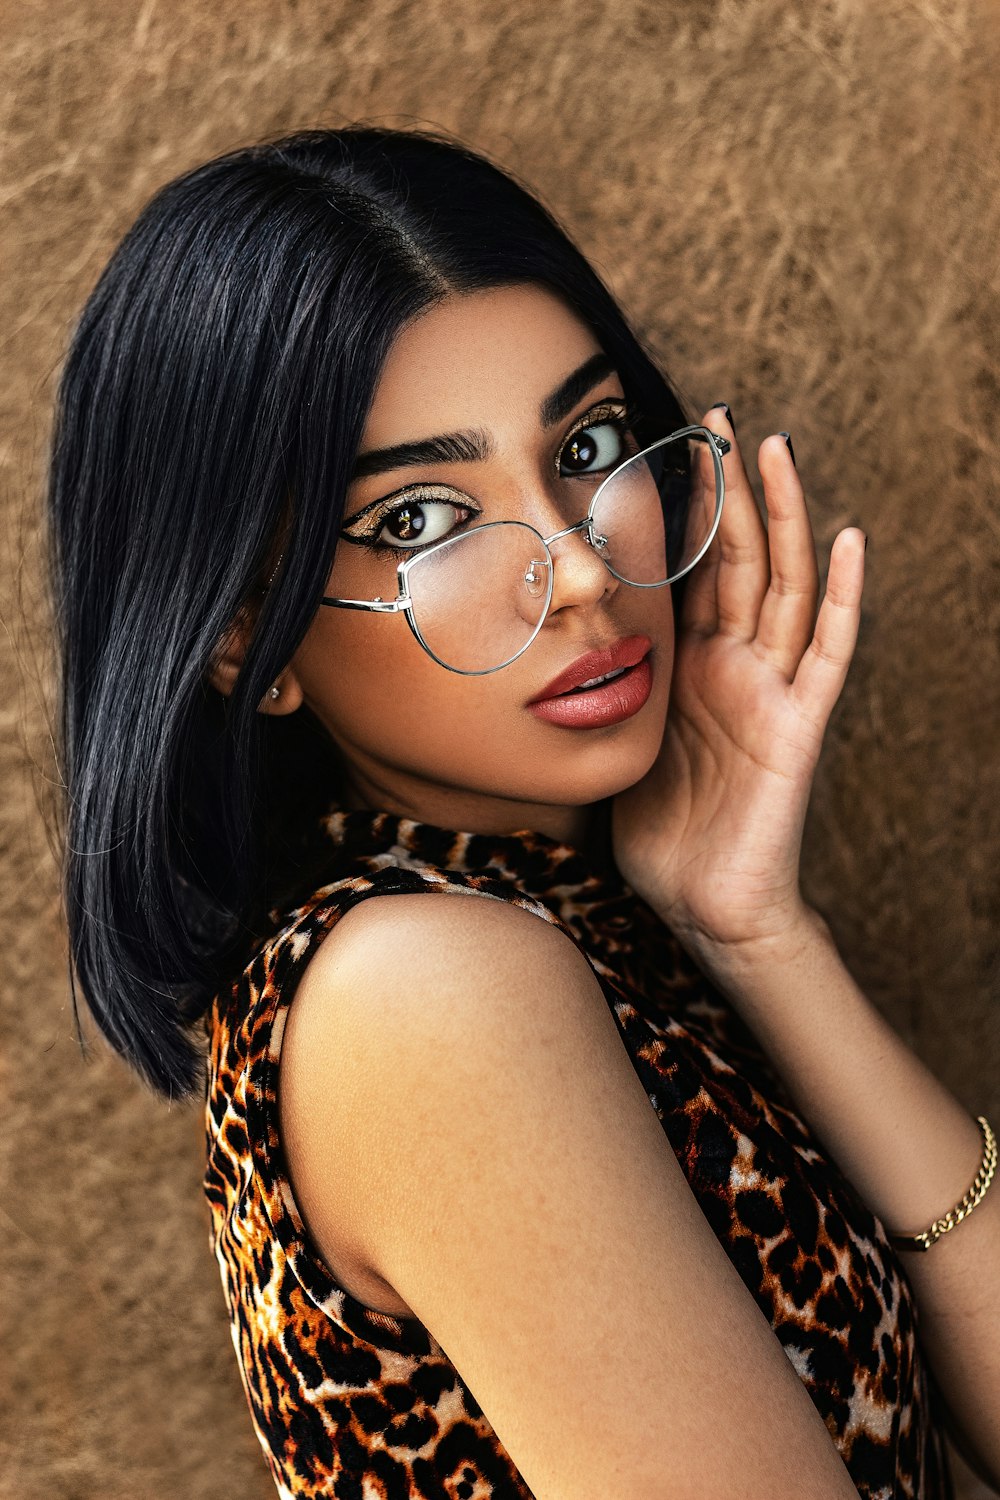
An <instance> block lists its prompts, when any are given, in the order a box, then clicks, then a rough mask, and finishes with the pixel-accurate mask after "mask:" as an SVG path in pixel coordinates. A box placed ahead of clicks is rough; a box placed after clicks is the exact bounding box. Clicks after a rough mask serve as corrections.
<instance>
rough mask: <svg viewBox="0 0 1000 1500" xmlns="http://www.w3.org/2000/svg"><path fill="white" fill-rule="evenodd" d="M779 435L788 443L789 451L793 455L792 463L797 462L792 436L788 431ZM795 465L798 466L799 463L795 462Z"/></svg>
mask: <svg viewBox="0 0 1000 1500" xmlns="http://www.w3.org/2000/svg"><path fill="white" fill-rule="evenodd" d="M778 436H779V437H783V438H784V440H785V442H786V443H787V444H788V451H789V453H790V454H791V455H792V463H793V464H795V449H794V448H793V447H792V439H791V436H790V435H789V434H788V433H787V432H779V433H778ZM795 467H796V468H798V464H795Z"/></svg>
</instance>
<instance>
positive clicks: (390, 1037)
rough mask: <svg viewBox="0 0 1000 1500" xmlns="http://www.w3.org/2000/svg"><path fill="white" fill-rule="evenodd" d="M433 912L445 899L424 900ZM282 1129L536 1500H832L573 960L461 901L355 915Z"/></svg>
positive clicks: (334, 1228)
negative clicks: (793, 1498)
mask: <svg viewBox="0 0 1000 1500" xmlns="http://www.w3.org/2000/svg"><path fill="white" fill-rule="evenodd" d="M446 894H447V899H445V895H446ZM279 1101H280V1104H281V1128H282V1131H283V1133H284V1135H285V1145H286V1154H288V1156H289V1161H290V1163H291V1166H292V1168H293V1176H294V1181H295V1187H296V1193H297V1196H298V1197H299V1200H300V1205H301V1206H302V1207H303V1209H304V1211H305V1213H306V1217H307V1219H308V1221H309V1223H310V1225H311V1227H312V1228H313V1229H314V1231H315V1232H316V1233H317V1237H318V1238H319V1240H320V1244H321V1245H322V1244H323V1242H324V1235H328V1241H327V1242H328V1243H330V1244H341V1245H343V1244H344V1243H346V1242H347V1240H349V1241H350V1243H351V1245H352V1246H353V1247H354V1249H355V1251H356V1253H357V1254H358V1256H359V1259H360V1260H362V1261H363V1262H364V1264H366V1265H367V1266H368V1267H370V1268H371V1269H372V1271H373V1272H374V1273H377V1275H378V1277H380V1278H381V1279H382V1281H383V1282H384V1284H385V1285H386V1286H387V1287H390V1288H392V1289H393V1290H394V1292H395V1294H397V1295H398V1296H399V1298H401V1299H402V1300H403V1302H404V1304H405V1306H407V1307H408V1308H410V1309H412V1311H413V1313H414V1315H415V1316H417V1317H419V1318H420V1319H421V1321H422V1322H423V1323H424V1324H425V1325H426V1326H427V1327H428V1328H429V1329H430V1331H431V1332H432V1333H433V1334H434V1336H435V1338H436V1339H437V1340H438V1341H439V1342H440V1344H441V1345H442V1347H443V1348H444V1349H445V1350H446V1351H447V1353H448V1356H449V1358H450V1359H451V1360H452V1361H453V1363H454V1364H455V1365H456V1367H457V1368H458V1370H459V1371H460V1373H461V1374H462V1376H463V1379H465V1380H466V1382H467V1383H468V1385H469V1387H470V1389H471V1390H472V1391H473V1393H474V1394H475V1396H476V1399H477V1400H478V1401H479V1403H480V1404H481V1406H482V1408H483V1410H484V1412H485V1414H486V1416H487V1418H488V1419H489V1421H490V1422H491V1423H492V1425H493V1427H494V1429H495V1430H496V1432H497V1435H498V1437H499V1438H500V1440H501V1442H502V1443H503V1444H504V1446H505V1447H506V1449H507V1451H508V1452H509V1454H510V1456H511V1458H512V1459H513V1461H514V1462H515V1464H516V1465H517V1467H518V1468H519V1470H520V1471H521V1473H522V1474H523V1476H524V1478H525V1480H526V1482H527V1483H528V1485H529V1486H530V1488H531V1489H532V1491H533V1492H534V1493H535V1494H536V1495H537V1496H538V1497H539V1500H591V1497H593V1500H597V1497H602V1500H603V1497H606V1496H607V1495H610V1494H628V1495H630V1496H634V1497H636V1500H644V1497H649V1500H654V1497H656V1500H659V1497H661V1496H663V1497H665V1496H667V1495H682V1496H683V1495H698V1496H699V1497H702V1500H713V1497H719V1500H721V1497H722V1496H726V1497H727V1500H730V1497H733V1496H739V1495H746V1496H749V1495H754V1494H778V1493H782V1492H785V1491H783V1486H784V1487H785V1490H786V1489H787V1480H788V1464H789V1458H790V1455H791V1454H792V1453H793V1452H794V1453H795V1462H796V1494H797V1495H798V1496H801V1497H817V1500H818V1497H824V1500H828V1497H839V1496H843V1497H845V1500H849V1497H850V1496H851V1495H853V1494H854V1493H855V1490H854V1487H853V1485H852V1484H851V1482H850V1478H849V1476H848V1474H847V1470H846V1469H845V1467H844V1465H843V1463H842V1461H841V1459H840V1457H839V1455H838V1454H837V1452H836V1449H835V1448H834V1446H833V1443H832V1441H831V1439H830V1436H829V1434H828V1432H827V1430H826V1428H825V1426H824V1425H823V1422H822V1420H821V1418H820V1417H819V1414H818V1413H817V1411H816V1409H815V1407H814V1406H813V1404H812V1402H811V1401H810V1399H809V1396H808V1393H807V1392H806V1390H805V1388H804V1386H803V1385H802V1383H801V1381H800V1380H799V1379H798V1377H797V1376H796V1374H795V1372H794V1370H793V1369H792V1367H791V1365H790V1363H789V1361H788V1358H787V1356H786V1355H785V1353H784V1351H783V1349H782V1348H781V1345H780V1344H779V1342H778V1340H777V1339H776V1337H775V1336H774V1333H773V1331H772V1330H771V1328H770V1327H769V1325H768V1324H767V1322H766V1320H765V1319H764V1317H763V1315H762V1313H761V1312H760V1310H759V1308H758V1307H757V1304H756V1303H755V1302H754V1300H753V1298H752V1297H751V1296H750V1293H749V1292H748V1291H747V1289H746V1287H745V1286H744V1284H743V1282H742V1280H741V1279H740V1277H739V1275H738V1273H737V1272H736V1270H735V1268H734V1267H733V1265H732V1263H731V1262H730V1260H729V1258H728V1256H727V1255H726V1254H725V1251H724V1250H723V1248H722V1246H721V1244H720V1243H719V1241H718V1239H717V1238H716V1236H715V1234H714V1233H713V1231H712V1229H711V1226H710V1225H709V1223H708V1221H707V1220H706V1218H705V1216H704V1214H703V1213H702V1211H701V1209H700V1207H699V1205H698V1203H697V1200H696V1199H695V1197H694V1195H693V1194H692V1192H691V1189H690V1187H689V1185H688V1182H687V1180H686V1178H685V1177H684V1174H683V1172H682V1170H681V1167H680V1164H679V1163H678V1161H677V1159H676V1157H675V1156H674V1154H673V1152H672V1151H671V1149H670V1146H669V1142H668V1141H667V1139H666V1137H665V1135H664V1132H663V1129H662V1127H661V1125H660V1122H659V1120H658V1119H657V1117H656V1114H655V1111H654V1110H653V1107H652V1104H651V1103H650V1100H649V1098H648V1096H647V1095H646V1092H645V1090H644V1088H643V1086H642V1083H641V1081H640V1079H639V1077H638V1075H637V1074H636V1072H635V1070H634V1068H633V1066H632V1063H631V1060H630V1058H629V1056H628V1053H627V1051H626V1048H625V1045H624V1042H623V1040H622V1037H621V1034H620V1032H619V1030H618V1027H617V1025H616V1022H615V1019H614V1016H613V1015H612V1013H611V1010H610V1007H609V1005H608V1003H607V1000H606V998H605V996H604V994H603V993H602V991H601V988H600V986H599V984H598V982H597V979H596V977H595V975H594V973H593V971H592V969H591V968H590V965H589V964H588V962H587V960H586V958H585V956H584V955H583V954H582V953H581V952H580V951H579V949H578V948H577V947H576V945H575V944H574V943H573V942H572V941H571V940H570V938H569V937H568V936H567V935H566V934H565V933H564V932H562V931H561V930H560V929H559V928H558V927H556V926H554V925H553V924H551V923H549V922H546V921H545V920H543V919H540V918H539V917H538V916H535V915H533V914H532V913H531V912H529V911H525V910H523V909H520V908H518V907H517V906H515V905H513V904H512V903H509V902H503V901H497V900H489V899H483V898H482V897H481V896H476V895H464V894H463V895H458V894H450V893H430V894H427V893H419V894H407V895H392V896H387V897H384V898H378V897H372V898H367V899H366V900H364V901H363V902H361V903H360V904H359V905H358V906H357V907H356V908H354V909H352V911H351V912H349V913H348V914H347V915H346V916H345V917H344V918H343V919H342V920H341V922H339V923H338V924H337V926H336V927H335V928H333V929H332V931H331V932H330V934H329V935H328V937H327V938H326V939H325V940H324V942H323V943H322V944H321V946H320V948H319V949H318V950H317V953H316V954H315V955H314V957H313V958H312V959H311V960H310V962H309V964H308V966H307V969H306V971H305V973H304V975H303V977H302V980H301V981H300V985H299V989H298V992H297V994H296V997H295V1001H294V1003H293V1005H292V1008H291V1011H290V1013H289V1021H288V1026H287V1028H286V1033H285V1040H284V1043H283V1047H282V1055H281V1082H280V1088H279Z"/></svg>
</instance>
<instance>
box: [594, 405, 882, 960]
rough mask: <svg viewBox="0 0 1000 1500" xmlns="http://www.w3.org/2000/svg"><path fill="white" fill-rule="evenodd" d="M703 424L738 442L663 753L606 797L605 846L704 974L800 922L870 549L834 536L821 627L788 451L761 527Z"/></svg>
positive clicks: (678, 656)
mask: <svg viewBox="0 0 1000 1500" xmlns="http://www.w3.org/2000/svg"><path fill="white" fill-rule="evenodd" d="M702 421H703V424H704V425H705V426H706V427H709V428H711V430H712V431H714V432H718V433H721V434H722V435H723V436H724V437H727V438H729V440H730V442H731V443H732V444H733V446H732V448H731V449H730V451H729V452H728V453H727V454H726V455H725V457H724V458H723V460H722V462H723V466H724V473H725V478H726V495H725V502H724V505H723V510H722V520H721V522H720V526H719V530H718V532H717V534H716V537H715V539H714V541H713V542H712V545H711V547H710V548H709V550H708V552H707V553H706V555H705V557H704V558H702V560H701V561H700V562H699V563H698V565H697V566H696V568H695V569H694V570H693V572H692V573H691V575H690V576H689V580H688V585H687V595H686V598H685V601H684V609H683V618H682V621H681V624H680V629H679V632H678V639H677V643H676V650H675V656H674V672H673V679H672V683H671V694H670V707H669V711H668V714H667V722H666V728H665V731H664V736H663V742H662V746H661V749H660V752H659V755H658V757H657V760H656V761H655V763H654V765H653V766H652V768H651V770H650V771H649V772H648V773H647V775H646V776H644V777H643V779H642V780H641V781H639V782H637V783H636V785H635V786H632V787H629V788H628V789H627V790H626V791H624V792H622V793H620V794H619V795H618V796H617V797H616V798H615V799H614V803H613V808H612V839H613V843H614V851H615V858H616V860H617V863H618V867H619V869H620V870H621V872H622V874H623V875H624V877H625V879H626V880H627V881H628V882H629V884H630V885H631V886H632V887H633V889H634V890H636V891H637V892H638V893H639V895H641V896H642V897H643V898H644V900H646V901H647V902H648V903H649V905H650V906H652V907H653V909H654V910H655V911H656V912H657V913H658V914H659V915H660V916H661V917H662V919H663V920H664V921H665V922H666V923H667V924H668V926H670V927H671V928H672V929H673V930H674V932H675V933H676V934H677V936H678V938H679V939H680V940H681V941H682V942H683V943H684V945H685V946H686V947H687V948H688V949H689V950H690V951H691V952H692V953H693V954H694V956H695V957H696V958H700V959H702V960H709V961H710V960H711V958H712V956H713V955H715V956H718V954H719V953H720V951H721V950H729V951H730V952H732V951H733V950H734V949H735V948H737V947H741V946H742V945H756V944H758V943H759V942H760V941H761V940H764V941H765V942H769V940H771V939H774V938H779V939H782V940H784V939H785V938H787V937H788V936H789V934H791V933H793V932H795V931H797V930H799V929H801V928H802V926H803V922H804V920H805V921H808V920H810V919H811V916H812V914H811V913H810V909H809V908H808V907H807V906H806V904H805V902H804V900H803V898H802V895H801V891H800V887H799V860H800V853H801V845H802V830H803V825H804V822H805V814H806V807H807V804H808V800H809V793H810V789H811V786H812V780H813V775H814V773H815V769H816V763H817V761H818V759H819V753H820V748H821V746H822V741H823V735H824V733H825V731H826V725H827V721H828V720H829V717H830V713H831V712H832V709H833V706H834V704H835V703H836V701H837V698H838V697H839V695H840V691H841V689H842V687H843V685H844V681H845V678H846V676H847V670H848V667H849V665H850V662H851V657H852V656H853V654H854V646H855V642H856V640H857V634H858V625H859V621H860V616H861V590H862V584H863V579H864V547H865V537H864V533H863V532H861V531H860V530H858V529H857V528H856V527H852V528H848V529H846V530H844V531H841V532H840V533H839V534H838V535H837V537H836V538H835V540H834V544H833V550H832V553H831V557H830V568H829V575H828V580H827V586H826V593H825V596H824V599H823V603H822V606H821V608H820V609H819V613H818V617H817V610H816V604H817V598H818V593H819V571H818V568H817V564H816V549H815V542H814V539H813V533H812V526H811V524H810V521H809V516H808V513H807V510H806V503H805V497H804V495H803V492H802V485H801V484H800V482H799V477H798V474H797V472H796V469H795V464H794V462H793V460H792V457H791V454H790V453H789V451H788V447H787V445H786V443H785V441H784V438H782V437H781V436H780V435H779V434H774V435H772V436H770V437H768V438H765V439H764V441H763V442H762V443H761V445H760V448H759V449H758V455H757V462H758V468H759V470H760V475H761V478H762V480H763V483H764V498H765V504H766V507H767V515H768V526H767V528H766V529H765V527H764V523H763V521H762V519H761V516H760V513H759V511H758V509H757V504H756V501H755V499H754V496H753V492H752V491H751V489H750V485H749V482H748V480H747V475H746V470H745V469H744V467H743V460H742V457H741V455H740V452H739V449H738V447H737V445H736V442H735V436H734V434H733V431H732V428H731V427H730V425H729V423H728V422H727V421H726V418H725V416H724V414H723V412H722V411H720V410H717V409H713V410H711V411H709V412H708V413H706V415H705V416H704V417H703V419H702ZM710 461H711V460H710V458H709V455H708V454H707V452H706V454H705V458H704V462H705V463H706V464H708V463H710ZM706 472H707V470H706Z"/></svg>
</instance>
